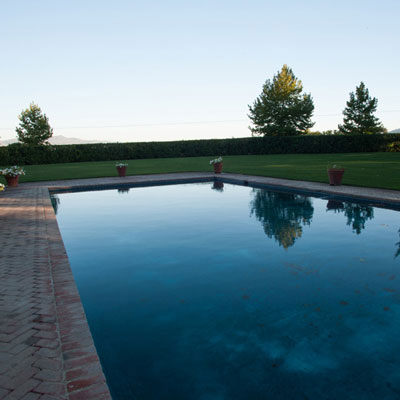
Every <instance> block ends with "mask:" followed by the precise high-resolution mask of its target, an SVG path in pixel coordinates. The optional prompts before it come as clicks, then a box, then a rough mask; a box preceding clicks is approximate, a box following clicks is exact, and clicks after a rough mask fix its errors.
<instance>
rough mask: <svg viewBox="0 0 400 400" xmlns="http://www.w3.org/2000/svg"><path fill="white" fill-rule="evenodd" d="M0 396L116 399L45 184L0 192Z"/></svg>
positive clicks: (17, 397)
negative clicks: (104, 370) (96, 345)
mask: <svg viewBox="0 0 400 400" xmlns="http://www.w3.org/2000/svg"><path fill="white" fill-rule="evenodd" d="M0 224H1V225H0V243H1V247H0V399H2V400H3V399H4V400H5V399H7V400H8V399H24V400H35V399H42V400H45V399H46V400H50V399H71V400H78V399H110V398H111V396H110V394H109V391H108V387H107V385H106V383H105V378H104V375H103V372H102V369H101V366H100V362H99V359H98V357H97V353H96V349H95V347H94V344H93V340H92V336H91V334H90V331H89V327H88V324H87V321H86V317H85V314H84V311H83V308H82V304H81V301H80V297H79V294H78V291H77V288H76V285H75V282H74V279H73V276H72V273H71V269H70V266H69V263H68V259H67V256H66V253H65V249H64V245H63V242H62V240H61V236H60V233H59V230H58V226H57V222H56V219H55V215H54V212H53V208H52V206H51V202H50V199H49V195H48V190H47V188H43V187H26V186H25V187H24V185H20V187H18V188H9V189H8V190H7V191H6V192H2V193H0Z"/></svg>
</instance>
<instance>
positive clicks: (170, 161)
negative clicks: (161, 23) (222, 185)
mask: <svg viewBox="0 0 400 400" xmlns="http://www.w3.org/2000/svg"><path fill="white" fill-rule="evenodd" d="M211 158H212V157H191V158H158V159H148V160H128V163H129V166H128V171H127V174H128V175H138V174H154V173H167V172H190V171H212V166H210V165H209V160H210V159H211ZM328 163H336V164H340V165H342V166H343V167H344V168H345V174H344V178H343V184H345V185H355V186H366V187H377V188H387V189H397V190H400V153H351V154H284V155H282V154H276V155H275V154H274V155H262V156H227V157H224V172H236V173H241V174H249V175H258V176H270V177H276V178H286V179H298V180H304V181H315V182H328V178H327V173H326V168H327V164H328ZM25 169H26V171H27V174H26V176H23V177H21V178H20V181H21V182H33V181H45V180H59V179H75V178H96V177H105V176H116V175H117V173H116V169H115V162H113V161H103V162H85V163H70V164H50V165H27V166H26V167H25ZM1 181H2V182H5V179H4V178H3V177H1Z"/></svg>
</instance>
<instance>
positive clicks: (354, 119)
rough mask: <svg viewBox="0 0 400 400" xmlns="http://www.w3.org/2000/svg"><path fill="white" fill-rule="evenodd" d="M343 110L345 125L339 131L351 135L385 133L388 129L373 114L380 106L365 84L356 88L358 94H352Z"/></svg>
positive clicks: (362, 83)
mask: <svg viewBox="0 0 400 400" xmlns="http://www.w3.org/2000/svg"><path fill="white" fill-rule="evenodd" d="M346 104H347V107H346V108H345V109H344V110H343V115H344V118H343V125H339V126H338V128H339V131H340V132H341V133H346V134H350V135H354V134H368V133H370V134H371V133H385V132H386V129H385V127H384V126H383V125H382V123H381V122H380V121H379V119H378V118H377V117H375V116H374V115H373V114H374V112H375V111H376V108H377V106H378V100H377V99H376V98H375V97H374V98H373V99H372V98H371V97H370V95H369V92H368V89H367V88H366V87H365V84H364V82H361V83H360V86H357V87H356V92H355V93H354V92H351V93H350V100H349V101H348V102H346Z"/></svg>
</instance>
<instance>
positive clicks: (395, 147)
mask: <svg viewBox="0 0 400 400" xmlns="http://www.w3.org/2000/svg"><path fill="white" fill-rule="evenodd" d="M383 150H384V151H389V152H391V153H398V152H400V140H397V141H395V142H392V143H389V144H387V145H385V146H384V147H383Z"/></svg>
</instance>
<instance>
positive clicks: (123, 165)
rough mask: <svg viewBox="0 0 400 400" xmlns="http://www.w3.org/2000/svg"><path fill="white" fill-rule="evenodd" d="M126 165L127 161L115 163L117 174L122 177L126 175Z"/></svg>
mask: <svg viewBox="0 0 400 400" xmlns="http://www.w3.org/2000/svg"><path fill="white" fill-rule="evenodd" d="M127 166H128V164H127V163H121V162H120V163H116V164H115V167H116V168H117V172H118V176H120V177H124V176H126V167H127Z"/></svg>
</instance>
